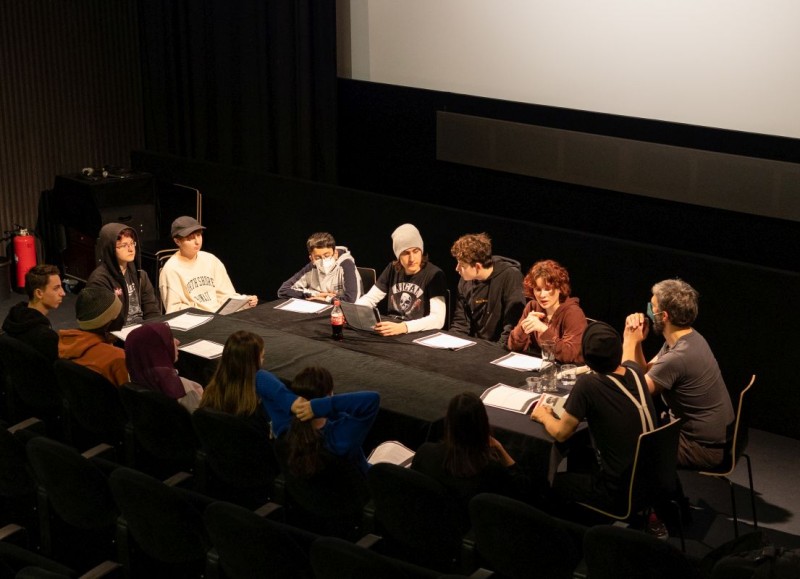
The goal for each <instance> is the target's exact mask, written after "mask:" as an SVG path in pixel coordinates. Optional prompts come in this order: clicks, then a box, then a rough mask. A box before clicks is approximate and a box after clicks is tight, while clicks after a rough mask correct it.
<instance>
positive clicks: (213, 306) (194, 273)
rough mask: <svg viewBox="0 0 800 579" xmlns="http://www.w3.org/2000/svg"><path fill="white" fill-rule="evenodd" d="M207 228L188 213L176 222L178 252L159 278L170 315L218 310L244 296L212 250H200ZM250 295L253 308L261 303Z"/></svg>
mask: <svg viewBox="0 0 800 579" xmlns="http://www.w3.org/2000/svg"><path fill="white" fill-rule="evenodd" d="M204 229H205V227H203V226H202V225H200V224H199V223H198V222H197V220H196V219H194V218H193V217H189V216H188V215H184V216H182V217H178V218H177V219H176V220H175V221H173V222H172V239H173V240H174V241H175V245H177V246H178V252H177V253H176V254H174V255H173V256H172V257H170V258H169V259H168V260H167V263H165V264H164V267H163V269H162V270H161V274H160V276H159V279H158V289H159V291H160V292H161V300H162V301H163V302H164V309H165V310H166V313H168V314H169V313H172V312H177V311H178V310H183V309H186V308H199V309H201V310H206V311H207V312H216V311H217V310H218V309H219V308H220V306H222V304H223V303H225V300H226V299H227V298H232V297H242V296H240V295H239V294H238V293H236V290H235V289H233V283H231V278H230V277H228V272H227V270H226V269H225V266H224V265H223V264H222V262H221V261H220V260H219V259H218V258H217V257H216V256H214V255H212V254H210V253H208V252H205V251H200V250H201V249H202V247H203V230H204ZM247 297H249V302H248V304H247V305H248V306H249V307H253V306H255V305H256V304H258V298H257V297H256V296H247Z"/></svg>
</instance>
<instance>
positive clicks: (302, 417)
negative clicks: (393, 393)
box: [256, 367, 380, 477]
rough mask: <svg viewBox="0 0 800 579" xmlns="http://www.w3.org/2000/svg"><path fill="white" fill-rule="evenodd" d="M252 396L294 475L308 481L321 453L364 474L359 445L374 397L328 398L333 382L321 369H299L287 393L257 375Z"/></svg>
mask: <svg viewBox="0 0 800 579" xmlns="http://www.w3.org/2000/svg"><path fill="white" fill-rule="evenodd" d="M256 392H257V393H258V395H259V397H260V398H261V402H262V404H263V405H264V407H265V408H266V410H267V413H268V414H269V415H270V417H271V419H272V434H273V436H274V437H275V438H277V439H278V440H279V441H280V442H281V443H282V445H283V447H284V449H285V457H284V458H285V461H286V463H287V466H288V468H289V469H290V470H291V471H292V473H293V474H295V475H296V476H304V477H310V476H313V475H314V474H316V473H317V472H319V471H320V470H322V469H323V468H324V466H325V456H324V455H325V453H326V452H327V453H330V454H331V455H334V456H337V457H342V458H346V459H348V460H349V461H351V462H352V463H353V464H354V465H355V466H357V467H358V468H359V470H360V471H361V472H363V473H366V471H367V469H368V468H369V463H368V462H367V459H366V457H365V456H364V451H363V450H362V445H363V443H364V439H365V438H366V436H367V433H368V432H369V429H370V428H371V427H372V423H373V422H374V421H375V417H376V416H377V414H378V410H379V408H380V395H379V394H378V393H377V392H366V391H365V392H350V393H346V394H333V377H332V376H331V373H330V372H329V371H328V370H326V369H325V368H320V367H308V368H305V369H303V370H302V371H301V372H300V373H299V374H298V375H297V376H295V378H294V380H293V381H292V388H291V390H290V389H288V388H287V387H286V386H284V384H283V382H281V381H280V380H279V379H278V378H277V377H276V376H274V375H273V374H271V373H269V372H267V371H266V370H259V371H258V372H257V374H256Z"/></svg>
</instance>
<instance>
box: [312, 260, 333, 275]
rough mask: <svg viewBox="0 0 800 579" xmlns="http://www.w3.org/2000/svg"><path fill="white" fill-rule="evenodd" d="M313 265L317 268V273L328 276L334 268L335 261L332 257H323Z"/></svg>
mask: <svg viewBox="0 0 800 579" xmlns="http://www.w3.org/2000/svg"><path fill="white" fill-rule="evenodd" d="M314 265H315V266H316V267H317V271H319V272H320V273H321V274H322V275H328V274H329V273H330V272H332V271H333V268H334V267H336V259H334V258H333V257H323V258H322V259H318V260H316V261H315V262H314Z"/></svg>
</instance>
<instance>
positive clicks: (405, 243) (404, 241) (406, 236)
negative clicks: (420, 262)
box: [392, 223, 425, 259]
mask: <svg viewBox="0 0 800 579" xmlns="http://www.w3.org/2000/svg"><path fill="white" fill-rule="evenodd" d="M412 247H419V250H420V251H421V252H422V253H425V247H424V244H423V243H422V236H421V235H420V234H419V230H418V229H417V228H416V227H414V226H413V225H411V224H410V223H404V224H403V225H401V226H400V227H398V228H397V229H395V230H394V232H393V233H392V249H393V250H394V255H395V257H396V258H398V259H400V254H401V253H403V252H404V251H405V250H406V249H411V248H412Z"/></svg>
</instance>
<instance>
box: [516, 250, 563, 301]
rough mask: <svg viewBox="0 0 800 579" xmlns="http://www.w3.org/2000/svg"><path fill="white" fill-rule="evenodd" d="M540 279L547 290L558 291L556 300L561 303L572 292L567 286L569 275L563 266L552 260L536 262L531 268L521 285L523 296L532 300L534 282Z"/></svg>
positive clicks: (534, 287)
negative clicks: (523, 289)
mask: <svg viewBox="0 0 800 579" xmlns="http://www.w3.org/2000/svg"><path fill="white" fill-rule="evenodd" d="M539 278H542V281H543V282H544V285H545V286H546V287H548V288H553V289H557V290H558V291H559V294H560V295H559V297H558V300H559V301H560V302H563V301H564V300H565V299H567V298H568V297H569V295H570V293H571V292H572V288H571V287H570V285H569V273H568V272H567V270H566V269H565V268H564V266H563V265H561V264H560V263H558V262H557V261H553V260H552V259H544V260H542V261H537V262H536V263H534V264H533V265H532V266H531V269H530V270H529V271H528V273H527V275H526V276H525V279H523V280H522V284H523V286H524V288H525V295H526V296H527V297H529V298H533V297H534V294H533V290H534V289H536V280H537V279H539Z"/></svg>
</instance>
